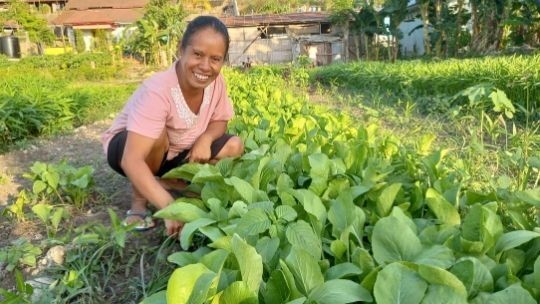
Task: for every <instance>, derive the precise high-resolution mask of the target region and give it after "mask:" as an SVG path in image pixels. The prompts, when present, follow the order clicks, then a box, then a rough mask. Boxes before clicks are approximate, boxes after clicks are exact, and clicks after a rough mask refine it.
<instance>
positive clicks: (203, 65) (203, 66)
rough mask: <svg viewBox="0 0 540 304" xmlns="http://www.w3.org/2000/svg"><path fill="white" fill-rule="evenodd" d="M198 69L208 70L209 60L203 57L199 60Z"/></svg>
mask: <svg viewBox="0 0 540 304" xmlns="http://www.w3.org/2000/svg"><path fill="white" fill-rule="evenodd" d="M199 68H200V69H202V70H205V71H208V70H210V68H211V67H210V58H208V57H204V58H202V59H201V61H200V62H199Z"/></svg>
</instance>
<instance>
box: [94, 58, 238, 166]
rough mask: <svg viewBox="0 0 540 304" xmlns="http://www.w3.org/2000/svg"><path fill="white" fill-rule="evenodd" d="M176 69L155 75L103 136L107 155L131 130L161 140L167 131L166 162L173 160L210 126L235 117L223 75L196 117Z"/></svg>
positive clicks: (207, 91) (206, 91)
mask: <svg viewBox="0 0 540 304" xmlns="http://www.w3.org/2000/svg"><path fill="white" fill-rule="evenodd" d="M175 66H176V62H175V64H173V65H172V67H171V68H169V69H168V70H166V71H163V72H159V73H156V74H154V75H153V76H151V77H150V78H148V79H147V80H145V81H144V82H143V83H142V85H141V86H140V87H139V88H138V89H137V90H136V91H135V93H133V95H132V96H131V97H130V99H129V100H128V102H127V103H126V105H125V106H124V108H123V109H122V111H121V112H120V114H118V116H117V117H116V119H115V120H114V122H113V124H112V126H111V127H110V128H109V129H108V130H107V131H105V132H104V133H103V134H102V135H101V143H102V144H103V149H104V151H105V153H107V148H108V145H109V142H110V140H111V139H112V138H113V137H114V135H116V134H117V133H118V132H121V131H124V130H128V131H131V132H135V133H137V134H140V135H143V136H146V137H149V138H153V139H158V138H159V136H160V135H161V134H162V132H163V130H164V129H166V130H167V135H168V139H169V152H168V153H167V159H172V158H174V157H175V156H177V155H178V154H179V153H180V152H182V151H184V150H188V149H191V147H192V146H193V144H194V143H195V141H196V140H197V138H199V136H201V134H203V133H204V132H205V131H206V128H207V127H208V124H209V123H210V122H212V121H228V120H230V119H231V118H232V117H233V115H234V111H233V107H232V105H231V102H230V100H229V98H228V96H227V90H226V84H225V80H224V79H223V75H221V74H219V75H218V77H217V78H216V79H215V80H214V81H213V82H212V83H210V85H208V86H207V87H206V88H205V89H204V94H203V101H202V104H201V107H200V110H199V113H198V114H195V113H193V112H192V111H191V109H190V108H189V107H188V105H187V103H186V101H185V99H184V96H183V94H182V90H181V89H180V85H179V84H178V77H177V76H176V70H175Z"/></svg>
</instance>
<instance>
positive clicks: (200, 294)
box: [187, 272, 218, 304]
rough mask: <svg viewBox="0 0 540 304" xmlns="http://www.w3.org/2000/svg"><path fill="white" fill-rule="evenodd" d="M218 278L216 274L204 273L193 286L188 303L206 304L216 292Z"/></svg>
mask: <svg viewBox="0 0 540 304" xmlns="http://www.w3.org/2000/svg"><path fill="white" fill-rule="evenodd" d="M217 279H218V277H217V275H216V274H215V273H212V272H205V273H203V274H202V275H201V276H200V277H199V278H198V279H197V282H195V285H193V291H192V292H191V295H190V296H189V299H188V301H187V303H188V304H204V303H206V302H207V299H208V298H209V297H212V296H213V295H214V294H215V292H216V287H217V282H218V280H217Z"/></svg>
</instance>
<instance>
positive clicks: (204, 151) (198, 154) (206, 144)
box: [186, 134, 212, 164]
mask: <svg viewBox="0 0 540 304" xmlns="http://www.w3.org/2000/svg"><path fill="white" fill-rule="evenodd" d="M211 145H212V139H211V138H208V137H207V136H204V134H203V135H201V137H199V138H198V139H197V141H195V143H194V144H193V147H191V151H190V152H189V154H188V155H187V156H186V159H187V160H188V161H189V162H190V163H194V162H195V163H202V164H204V163H207V162H208V161H209V160H210V157H211V156H212V153H211V150H210V146H211Z"/></svg>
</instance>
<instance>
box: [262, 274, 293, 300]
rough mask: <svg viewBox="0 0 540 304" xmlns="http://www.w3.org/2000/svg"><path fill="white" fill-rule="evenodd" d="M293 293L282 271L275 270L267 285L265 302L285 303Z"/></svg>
mask: <svg viewBox="0 0 540 304" xmlns="http://www.w3.org/2000/svg"><path fill="white" fill-rule="evenodd" d="M290 294H291V291H290V290H289V286H288V285H287V280H286V279H285V275H284V274H283V271H282V270H274V271H273V272H272V274H271V275H270V278H269V279H268V282H267V283H266V288H265V290H264V292H263V297H264V302H265V303H267V304H281V303H285V302H286V301H287V299H289V296H290Z"/></svg>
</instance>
